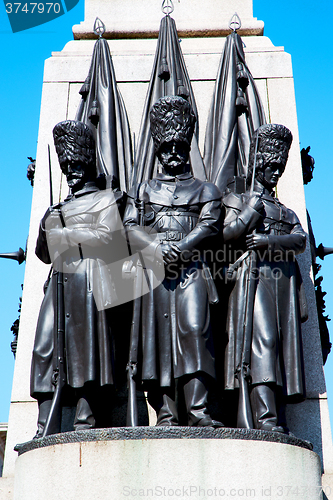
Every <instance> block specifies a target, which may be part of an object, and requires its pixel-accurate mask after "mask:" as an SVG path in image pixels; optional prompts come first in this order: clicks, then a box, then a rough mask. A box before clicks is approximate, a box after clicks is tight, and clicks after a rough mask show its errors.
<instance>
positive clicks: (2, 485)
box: [0, 477, 14, 500]
mask: <svg viewBox="0 0 333 500" xmlns="http://www.w3.org/2000/svg"><path fill="white" fill-rule="evenodd" d="M0 498H1V500H13V498H14V478H12V477H0Z"/></svg>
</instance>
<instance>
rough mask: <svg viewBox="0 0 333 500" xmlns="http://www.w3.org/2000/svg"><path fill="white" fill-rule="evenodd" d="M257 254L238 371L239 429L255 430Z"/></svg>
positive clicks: (250, 273)
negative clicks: (252, 387) (252, 363)
mask: <svg viewBox="0 0 333 500" xmlns="http://www.w3.org/2000/svg"><path fill="white" fill-rule="evenodd" d="M256 267H257V253H256V252H255V250H252V252H251V254H250V265H249V269H248V277H247V281H246V294H245V315H244V326H243V345H242V356H241V362H240V364H239V365H238V367H237V369H236V376H237V378H238V382H239V399H238V411H237V427H239V428H245V429H253V418H252V410H251V403H250V395H249V378H250V357H251V343H252V328H253V307H254V299H255V289H256V275H255V273H256Z"/></svg>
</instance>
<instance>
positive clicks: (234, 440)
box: [14, 427, 321, 500]
mask: <svg viewBox="0 0 333 500" xmlns="http://www.w3.org/2000/svg"><path fill="white" fill-rule="evenodd" d="M18 451H19V454H20V456H19V457H18V459H17V461H16V467H15V487H14V499H16V500H22V499H24V500H45V499H47V500H59V499H60V498H66V500H74V499H78V498H79V499H80V500H91V499H99V500H113V499H114V500H120V499H122V498H129V499H131V500H132V499H133V498H136V497H141V498H158V497H162V498H191V500H202V499H207V498H210V497H214V498H226V497H235V498H237V499H239V498H242V497H244V498H253V499H259V498H260V499H263V498H265V497H267V498H269V499H270V500H279V499H281V498H292V499H296V498H297V499H299V498H302V500H318V499H319V498H320V497H321V496H320V492H321V481H320V476H321V473H320V461H319V458H318V456H317V455H316V453H314V452H313V451H311V445H310V444H309V443H308V442H306V441H302V440H299V439H296V438H291V437H288V436H284V435H279V434H277V433H270V432H260V431H245V430H236V429H216V430H214V429H199V428H194V429H190V428H181V427H178V428H154V427H138V428H135V429H129V428H118V429H101V430H96V431H87V432H84V431H80V432H69V433H65V434H61V435H60V434H59V435H55V436H50V437H48V438H44V439H38V440H35V441H32V442H29V443H25V444H24V445H21V446H20V447H19V448H18Z"/></svg>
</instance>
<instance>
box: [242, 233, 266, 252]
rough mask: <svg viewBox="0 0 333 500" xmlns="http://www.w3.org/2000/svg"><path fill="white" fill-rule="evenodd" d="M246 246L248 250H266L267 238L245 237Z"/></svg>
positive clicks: (257, 235)
mask: <svg viewBox="0 0 333 500" xmlns="http://www.w3.org/2000/svg"><path fill="white" fill-rule="evenodd" d="M246 246H247V249H248V250H257V249H259V248H265V249H267V248H268V236H267V235H264V234H256V233H255V234H248V235H247V236H246Z"/></svg>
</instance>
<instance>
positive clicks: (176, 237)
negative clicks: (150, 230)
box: [157, 231, 186, 241]
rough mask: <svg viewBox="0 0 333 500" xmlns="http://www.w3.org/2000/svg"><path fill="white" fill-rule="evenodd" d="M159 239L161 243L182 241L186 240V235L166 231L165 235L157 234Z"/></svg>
mask: <svg viewBox="0 0 333 500" xmlns="http://www.w3.org/2000/svg"><path fill="white" fill-rule="evenodd" d="M157 236H158V239H159V240H161V241H180V240H182V239H183V238H185V236H186V234H185V233H180V232H179V231H165V232H164V233H157Z"/></svg>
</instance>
